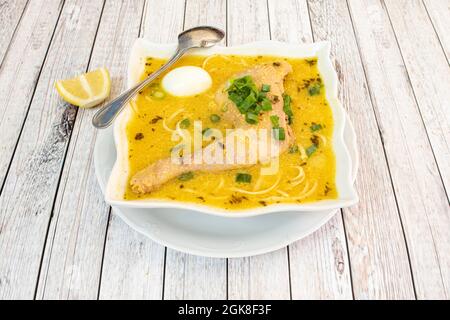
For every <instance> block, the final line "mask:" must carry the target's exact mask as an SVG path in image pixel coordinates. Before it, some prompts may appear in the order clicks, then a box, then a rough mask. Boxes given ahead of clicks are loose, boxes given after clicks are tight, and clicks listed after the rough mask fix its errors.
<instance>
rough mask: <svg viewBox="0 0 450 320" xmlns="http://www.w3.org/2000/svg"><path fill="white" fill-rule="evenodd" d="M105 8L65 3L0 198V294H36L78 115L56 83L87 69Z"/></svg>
mask: <svg viewBox="0 0 450 320" xmlns="http://www.w3.org/2000/svg"><path fill="white" fill-rule="evenodd" d="M102 6H103V3H102V2H101V1H92V2H91V1H89V2H86V1H66V3H65V5H64V8H63V11H62V14H61V17H60V20H59V22H58V26H57V28H56V33H55V37H54V38H53V42H52V44H51V46H50V49H49V53H48V55H47V58H46V60H45V63H44V67H43V71H42V73H41V76H40V79H39V83H38V85H37V88H36V92H35V95H34V98H33V101H32V103H31V106H30V110H29V113H28V116H27V119H26V122H25V124H24V128H23V131H22V134H21V137H20V141H19V143H18V146H17V150H16V152H15V155H14V159H13V161H12V164H11V168H10V170H9V175H8V177H7V179H6V181H5V185H4V188H3V191H2V194H1V196H0V219H1V220H0V230H1V232H0V252H2V259H0V279H1V285H0V298H32V297H33V295H34V291H35V287H36V282H37V278H38V272H39V266H40V262H41V256H42V251H43V248H44V243H45V239H46V233H47V229H48V225H49V220H50V219H51V214H52V209H53V204H54V198H55V193H56V190H57V187H58V181H59V177H60V174H61V169H62V168H61V167H62V164H63V162H64V156H65V153H66V149H67V144H68V141H69V139H70V134H71V131H72V126H73V121H74V118H75V114H76V111H75V108H74V107H68V106H67V105H66V104H65V103H62V101H61V100H60V98H59V96H58V94H57V93H56V90H54V87H53V85H54V82H55V81H56V80H57V79H64V78H67V77H69V76H72V75H74V74H79V73H81V72H84V71H85V70H86V67H87V63H88V61H89V56H90V52H91V48H92V45H93V42H94V38H95V34H96V31H97V26H98V22H99V18H100V13H101V10H102ZM24 259H26V260H24Z"/></svg>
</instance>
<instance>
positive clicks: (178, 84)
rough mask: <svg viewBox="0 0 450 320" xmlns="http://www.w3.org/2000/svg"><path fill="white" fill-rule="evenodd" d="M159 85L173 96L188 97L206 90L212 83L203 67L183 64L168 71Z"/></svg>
mask: <svg viewBox="0 0 450 320" xmlns="http://www.w3.org/2000/svg"><path fill="white" fill-rule="evenodd" d="M161 85H162V87H163V89H164V90H165V91H166V92H167V93H169V94H171V95H173V96H176V97H188V96H194V95H196V94H199V93H202V92H205V91H206V90H208V89H209V88H210V87H211V85H212V79H211V76H210V75H209V73H208V72H206V71H205V69H203V68H200V67H194V66H183V67H179V68H175V69H173V70H172V71H170V72H168V73H167V74H166V75H165V76H164V78H163V79H162V81H161Z"/></svg>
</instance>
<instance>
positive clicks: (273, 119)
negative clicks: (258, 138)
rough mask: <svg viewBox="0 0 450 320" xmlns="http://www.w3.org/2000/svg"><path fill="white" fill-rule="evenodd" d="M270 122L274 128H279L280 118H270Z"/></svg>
mask: <svg viewBox="0 0 450 320" xmlns="http://www.w3.org/2000/svg"><path fill="white" fill-rule="evenodd" d="M270 121H271V122H272V126H273V127H274V128H278V127H279V126H280V118H279V117H278V116H270Z"/></svg>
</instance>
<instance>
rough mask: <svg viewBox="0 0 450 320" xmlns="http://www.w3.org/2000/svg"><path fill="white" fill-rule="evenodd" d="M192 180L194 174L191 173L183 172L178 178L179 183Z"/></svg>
mask: <svg viewBox="0 0 450 320" xmlns="http://www.w3.org/2000/svg"><path fill="white" fill-rule="evenodd" d="M192 178H194V173H193V172H192V171H188V172H184V173H182V174H180V175H179V176H178V180H180V181H188V180H191V179H192Z"/></svg>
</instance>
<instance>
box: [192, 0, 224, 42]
mask: <svg viewBox="0 0 450 320" xmlns="http://www.w3.org/2000/svg"><path fill="white" fill-rule="evenodd" d="M226 11H227V2H226V0H188V1H187V2H186V13H185V17H184V28H185V29H189V28H192V27H196V26H201V25H208V26H213V27H217V28H220V29H222V30H224V31H225V30H226V28H227V16H226ZM223 42H225V40H224V41H223Z"/></svg>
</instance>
